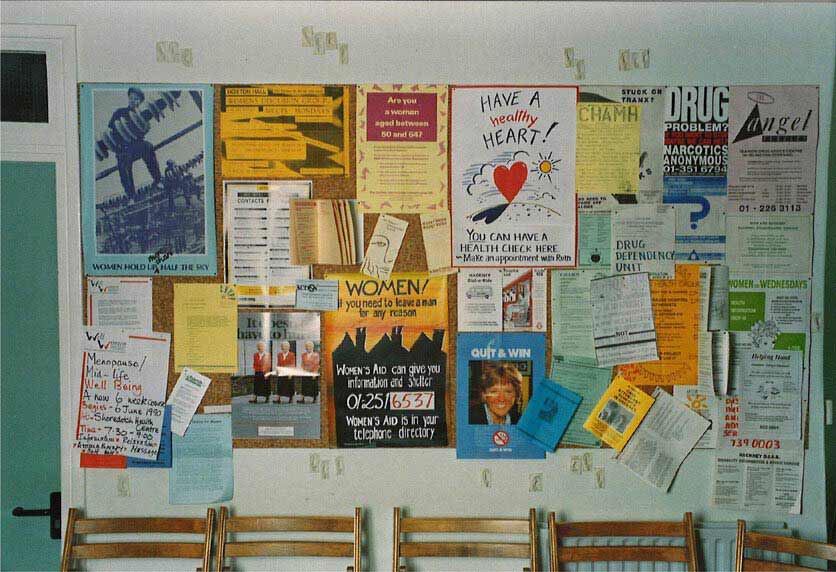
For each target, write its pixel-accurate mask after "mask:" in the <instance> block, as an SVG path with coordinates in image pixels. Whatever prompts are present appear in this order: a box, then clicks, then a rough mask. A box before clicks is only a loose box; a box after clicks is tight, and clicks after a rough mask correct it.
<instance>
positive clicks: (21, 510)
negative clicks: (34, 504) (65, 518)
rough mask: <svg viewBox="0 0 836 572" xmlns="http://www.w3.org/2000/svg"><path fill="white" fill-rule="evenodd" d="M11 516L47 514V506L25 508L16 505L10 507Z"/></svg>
mask: <svg viewBox="0 0 836 572" xmlns="http://www.w3.org/2000/svg"><path fill="white" fill-rule="evenodd" d="M12 516H49V509H48V508H36V509H26V508H23V507H22V506H16V507H15V508H13V509H12Z"/></svg>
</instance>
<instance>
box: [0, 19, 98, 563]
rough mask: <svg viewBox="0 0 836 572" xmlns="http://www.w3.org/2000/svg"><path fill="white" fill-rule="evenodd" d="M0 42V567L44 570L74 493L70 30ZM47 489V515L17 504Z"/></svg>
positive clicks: (77, 484)
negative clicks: (50, 512) (0, 93)
mask: <svg viewBox="0 0 836 572" xmlns="http://www.w3.org/2000/svg"><path fill="white" fill-rule="evenodd" d="M0 44H2V45H1V46H0V47H2V50H0V51H2V90H3V97H2V99H1V100H0V107H2V125H0V128H1V129H2V141H3V145H2V156H1V157H0V248H2V258H0V272H2V286H0V296H2V302H1V303H0V320H2V343H0V351H2V353H0V375H2V377H1V378H0V399H2V401H0V431H1V433H0V436H1V440H2V442H1V443H0V447H2V449H0V451H2V474H0V478H2V481H0V497H1V498H2V507H1V509H0V510H2V514H0V521H2V553H1V554H0V569H2V570H55V569H57V568H58V566H59V562H60V555H61V540H60V539H58V538H51V537H50V532H51V531H50V525H51V524H52V523H60V520H61V519H60V513H61V512H63V514H64V515H66V511H67V507H68V506H80V505H83V502H84V495H83V490H84V488H83V483H84V481H83V473H80V472H79V470H78V469H73V467H74V466H75V467H77V466H78V464H77V462H76V463H73V455H72V450H71V448H70V447H71V445H72V442H71V440H70V439H68V438H67V435H68V433H69V434H71V433H70V432H71V423H70V418H71V416H72V407H69V406H64V405H63V404H66V403H68V400H69V398H70V394H71V390H70V387H71V385H70V380H71V377H72V376H71V375H70V373H71V371H73V370H72V368H73V367H76V364H74V363H73V360H72V352H71V348H70V347H69V346H70V345H72V343H73V341H72V338H71V337H70V335H69V334H70V331H71V330H72V328H71V325H72V324H73V323H77V324H80V323H81V320H80V305H81V288H80V285H81V277H80V254H79V253H78V247H77V245H78V244H79V240H78V236H79V233H78V230H79V229H78V222H77V218H78V210H77V203H78V197H77V196H73V195H72V194H71V193H69V192H68V189H71V188H74V189H78V153H77V143H74V142H75V141H77V126H76V125H77V113H76V111H75V110H76V96H75V91H76V88H75V85H76V62H75V29H74V28H73V27H70V26H24V25H14V24H11V25H10V24H5V23H4V24H3V25H2V33H0ZM71 142H72V143H71ZM74 208H75V210H74ZM70 244H75V245H76V247H75V249H74V250H73V251H70V250H69V245H70ZM72 300H75V302H74V305H73V304H71V303H70V302H71V301H72ZM59 308H60V312H59ZM59 316H60V319H59ZM52 493H61V497H60V498H59V496H58V495H57V494H55V495H53V494H52ZM51 496H52V499H51V498H50V497H51ZM51 500H52V504H53V509H54V510H53V514H54V516H55V518H51V517H50V516H49V515H48V514H47V515H39V516H35V515H32V516H29V515H28V514H27V513H29V514H31V513H32V512H34V513H36V514H37V512H38V509H48V508H50V501H51ZM56 501H57V502H56ZM62 505H63V506H62ZM15 509H17V510H15ZM13 512H15V513H17V514H16V515H15V514H13ZM41 512H44V511H43V510H41ZM59 530H60V524H59ZM53 532H57V531H53Z"/></svg>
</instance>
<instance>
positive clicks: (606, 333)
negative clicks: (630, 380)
mask: <svg viewBox="0 0 836 572" xmlns="http://www.w3.org/2000/svg"><path fill="white" fill-rule="evenodd" d="M589 288H590V301H591V303H592V326H593V330H592V331H593V338H594V340H595V355H596V357H597V359H598V367H608V366H612V365H619V364H623V363H634V362H642V361H655V360H658V359H659V351H658V348H657V347H656V327H655V325H654V323H653V304H652V303H651V300H650V278H649V276H648V275H647V273H646V272H643V273H641V274H623V275H620V276H608V277H606V278H598V279H595V280H592V281H591V282H590V286H589Z"/></svg>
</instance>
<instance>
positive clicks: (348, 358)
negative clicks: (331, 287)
mask: <svg viewBox="0 0 836 572" xmlns="http://www.w3.org/2000/svg"><path fill="white" fill-rule="evenodd" d="M326 278H327V279H329V280H337V281H338V282H339V285H340V286H339V288H340V302H339V307H338V309H337V310H334V311H332V312H325V313H324V314H323V316H324V320H325V343H324V346H325V351H324V354H325V361H324V362H323V368H325V370H327V371H330V372H331V375H332V383H333V387H334V403H333V407H334V413H333V416H332V418H331V421H332V423H333V425H332V427H333V428H334V432H333V433H334V434H335V435H336V444H337V446H338V447H432V446H445V445H447V415H446V411H447V410H446V402H447V399H446V394H445V391H446V389H445V388H446V385H447V384H446V378H447V352H448V340H447V320H448V315H447V278H446V277H443V276H442V277H437V278H431V277H429V275H427V274H424V273H393V274H392V275H391V277H390V279H389V280H377V279H374V278H369V277H368V276H365V275H362V274H333V275H328V276H326Z"/></svg>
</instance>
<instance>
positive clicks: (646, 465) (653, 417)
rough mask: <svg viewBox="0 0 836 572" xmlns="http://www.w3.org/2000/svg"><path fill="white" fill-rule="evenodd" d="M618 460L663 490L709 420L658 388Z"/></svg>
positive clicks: (666, 488)
mask: <svg viewBox="0 0 836 572" xmlns="http://www.w3.org/2000/svg"><path fill="white" fill-rule="evenodd" d="M653 398H654V399H655V400H656V401H654V402H653V405H651V406H650V410H649V411H648V412H647V415H646V416H645V418H644V420H643V421H642V422H641V425H639V428H638V429H636V432H635V433H633V436H632V437H630V440H629V441H628V442H627V445H625V447H624V449H622V450H621V452H620V453H619V454H618V456H617V459H618V462H619V463H621V464H622V465H624V466H625V467H627V468H628V469H630V470H631V471H633V472H634V473H636V474H637V475H638V476H639V477H641V478H642V480H644V481H646V482H648V483H650V484H651V485H653V486H654V487H656V488H658V489H661V490H663V491H665V492H667V490H668V489H669V488H670V486H671V483H673V479H674V477H675V476H676V473H677V471H679V467H680V466H681V465H682V463H683V462H684V461H685V458H686V457H687V456H688V454H689V453H690V452H691V450H692V449H693V448H694V445H696V444H697V441H699V439H700V437H702V435H703V433H705V431H706V430H707V429H708V425H709V422H708V420H707V419H703V418H702V417H701V416H700V415H699V414H698V413H696V412H694V411H692V410H691V409H689V408H688V407H687V406H686V405H684V404H683V403H681V402H680V401H678V400H677V399H675V398H674V397H673V396H671V395H670V394H669V393H667V392H666V391H664V390H663V389H661V388H658V387H657V388H656V391H654V392H653Z"/></svg>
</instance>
